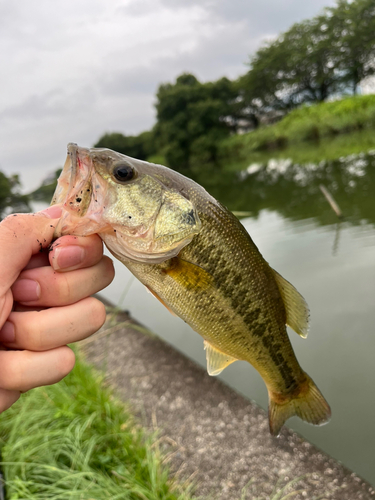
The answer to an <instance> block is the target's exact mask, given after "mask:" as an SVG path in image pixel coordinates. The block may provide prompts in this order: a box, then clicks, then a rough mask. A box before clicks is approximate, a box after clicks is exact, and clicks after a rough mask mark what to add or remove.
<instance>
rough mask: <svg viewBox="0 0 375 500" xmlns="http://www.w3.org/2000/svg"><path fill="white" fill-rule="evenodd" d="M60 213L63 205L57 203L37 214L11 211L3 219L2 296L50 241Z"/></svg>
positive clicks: (0, 251)
mask: <svg viewBox="0 0 375 500" xmlns="http://www.w3.org/2000/svg"><path fill="white" fill-rule="evenodd" d="M60 214H61V208H60V207H58V206H54V207H49V208H48V209H47V210H44V211H43V212H39V213H37V214H13V215H9V216H8V217H6V218H5V219H4V220H3V221H2V222H1V223H0V276H1V281H0V296H1V295H4V293H5V292H6V291H7V290H8V289H9V288H10V287H11V286H12V284H13V283H14V281H15V280H16V279H17V277H18V275H19V273H20V272H21V271H22V269H23V268H24V267H25V266H26V264H27V263H28V262H29V260H30V258H31V256H32V255H33V254H36V253H38V251H39V250H40V249H42V248H45V247H47V246H48V245H49V244H50V243H51V240H52V237H53V231H54V229H55V226H56V224H57V219H56V217H60ZM51 216H52V217H55V219H51Z"/></svg>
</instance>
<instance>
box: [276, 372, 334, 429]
mask: <svg viewBox="0 0 375 500" xmlns="http://www.w3.org/2000/svg"><path fill="white" fill-rule="evenodd" d="M305 375H306V382H305V383H304V384H303V386H302V387H301V390H300V392H299V394H298V395H297V396H294V397H293V398H292V399H289V400H285V401H283V402H278V401H276V399H275V397H273V396H272V393H271V392H269V408H268V418H269V425H270V432H271V434H272V435H273V436H277V435H278V434H279V432H280V429H281V427H282V426H283V425H284V423H285V422H286V421H287V420H288V418H290V417H293V416H294V415H297V417H300V418H301V419H302V420H305V421H306V422H308V423H309V424H314V425H322V424H325V423H326V422H328V420H329V419H330V417H331V408H330V407H329V405H328V403H327V401H326V400H325V399H324V397H323V395H322V393H321V392H320V391H319V389H318V388H317V386H316V385H315V384H314V382H313V380H312V379H311V378H310V377H309V376H308V375H307V374H305Z"/></svg>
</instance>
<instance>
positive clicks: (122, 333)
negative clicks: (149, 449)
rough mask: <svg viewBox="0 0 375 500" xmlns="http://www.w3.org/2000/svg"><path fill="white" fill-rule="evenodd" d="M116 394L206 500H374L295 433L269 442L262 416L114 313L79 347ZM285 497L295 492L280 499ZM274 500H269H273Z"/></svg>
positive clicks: (370, 491)
mask: <svg viewBox="0 0 375 500" xmlns="http://www.w3.org/2000/svg"><path fill="white" fill-rule="evenodd" d="M82 348H83V351H84V353H85V355H86V357H87V360H88V361H89V362H91V363H92V364H93V365H94V366H95V367H96V368H98V369H101V370H104V371H105V372H106V375H107V379H108V382H109V383H110V384H111V385H112V386H114V387H115V389H116V393H117V395H118V396H119V397H120V398H121V399H123V400H124V401H126V402H128V403H130V405H131V407H132V408H133V411H134V412H135V413H136V414H137V415H138V416H139V417H140V418H141V420H142V423H143V424H144V425H145V426H147V427H148V428H150V429H152V430H155V429H158V430H159V435H160V441H159V442H160V443H161V445H162V448H163V449H164V451H165V452H166V453H167V454H168V455H169V459H170V466H171V470H172V472H173V474H174V475H175V476H176V477H177V478H178V480H179V482H184V481H186V480H188V481H192V482H193V483H194V484H195V495H196V496H197V497H201V498H204V499H206V498H208V497H209V498H210V500H213V499H214V500H224V499H225V500H232V499H233V500H246V499H249V500H250V499H251V500H260V499H262V500H268V499H270V500H271V499H272V498H273V497H274V495H275V493H276V492H277V491H279V490H281V488H283V487H284V486H286V485H287V484H288V483H290V482H291V481H292V480H293V479H296V478H301V479H300V480H298V481H296V482H294V483H292V484H289V485H288V486H287V487H286V489H285V490H284V491H283V492H282V493H280V496H277V500H281V499H282V498H284V497H285V498H293V499H295V500H302V499H303V500H306V499H307V500H318V499H320V500H328V499H330V500H370V499H372V500H374V499H375V491H374V489H373V488H372V487H371V486H370V485H369V484H368V483H366V482H365V481H363V480H362V479H361V478H360V477H358V476H357V475H355V474H354V473H352V472H351V471H349V470H348V469H346V468H345V467H343V466H342V465H341V464H340V463H339V462H337V461H336V460H334V459H332V458H330V457H329V456H328V455H326V454H325V453H323V452H322V451H320V450H319V449H317V448H315V447H314V446H313V445H312V444H310V443H308V442H307V441H305V440H304V439H303V438H301V437H300V436H299V435H298V434H296V433H294V432H292V431H290V430H289V429H287V428H285V427H284V428H283V430H282V432H281V435H280V436H279V437H278V438H273V437H271V436H270V434H269V431H268V419H267V415H266V413H265V412H264V411H263V410H262V409H261V408H259V407H258V406H257V405H255V404H254V403H252V402H250V401H249V400H247V399H245V398H243V397H242V396H240V395H239V394H237V393H236V392H235V391H234V390H233V389H231V388H229V387H227V386H226V385H225V384H223V383H222V382H220V381H219V380H218V379H216V378H214V377H209V376H208V375H207V373H206V372H205V371H204V370H203V369H202V368H200V367H199V366H197V365H196V364H195V363H193V362H192V361H191V360H189V359H187V358H186V357H185V356H183V355H182V354H181V353H179V352H177V351H176V350H175V349H173V348H172V347H171V346H169V345H168V344H166V343H165V342H163V341H162V340H160V339H159V338H157V337H155V336H153V335H151V334H150V333H147V332H146V331H145V329H144V328H142V326H141V325H139V324H137V323H136V322H134V321H132V320H131V319H130V318H129V316H127V315H126V314H125V313H120V314H118V316H117V317H116V318H115V319H113V318H112V319H111V320H110V321H107V324H106V325H105V326H104V327H103V328H102V330H101V331H100V332H99V333H97V334H96V335H95V336H93V337H91V338H90V339H88V340H87V341H85V342H83V343H82ZM292 491H299V493H296V494H294V495H290V496H287V494H288V493H291V492H292ZM275 500H276V497H275Z"/></svg>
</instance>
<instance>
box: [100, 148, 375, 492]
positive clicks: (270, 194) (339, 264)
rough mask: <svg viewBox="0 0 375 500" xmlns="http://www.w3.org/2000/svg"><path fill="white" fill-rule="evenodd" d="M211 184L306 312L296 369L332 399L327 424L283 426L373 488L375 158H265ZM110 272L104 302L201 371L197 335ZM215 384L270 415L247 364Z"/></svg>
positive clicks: (119, 271)
mask: <svg viewBox="0 0 375 500" xmlns="http://www.w3.org/2000/svg"><path fill="white" fill-rule="evenodd" d="M215 177H216V179H215V182H212V181H211V182H208V180H207V179H206V182H205V187H206V188H207V189H208V190H209V191H210V192H211V193H212V194H213V195H214V196H215V197H216V198H218V199H219V200H220V201H222V202H223V203H224V204H225V205H227V206H228V208H230V209H231V210H233V211H241V212H244V211H245V212H249V213H251V215H250V216H248V217H245V218H242V219H241V222H242V224H243V225H244V227H245V228H246V230H247V231H248V232H249V233H250V235H251V237H252V238H253V240H254V241H255V243H256V244H257V246H258V247H259V249H260V251H261V252H262V254H263V256H264V257H265V259H266V260H267V261H268V262H269V263H270V264H271V265H272V267H274V268H275V269H276V270H277V271H278V272H279V273H281V274H282V275H283V276H284V277H285V278H286V279H288V280H289V281H291V282H292V283H293V284H294V285H295V286H296V288H297V289H298V290H299V291H300V292H301V293H302V295H303V296H304V297H305V298H306V300H307V302H308V304H309V306H310V310H311V328H310V332H309V335H308V338H307V339H305V340H303V339H301V338H300V337H298V335H297V334H295V333H294V332H293V331H290V332H289V336H290V339H291V342H292V344H293V347H294V349H295V351H296V354H297V358H298V360H299V362H300V364H301V366H302V367H303V368H304V369H305V370H306V371H307V372H308V373H309V374H310V375H311V376H312V378H313V379H314V381H315V382H316V383H317V385H318V387H319V388H320V390H321V391H322V392H323V394H324V395H325V397H326V398H327V400H328V401H329V403H330V405H331V408H332V420H331V421H330V423H329V424H328V425H325V426H324V427H313V426H310V425H308V424H305V423H303V422H302V421H300V420H299V419H297V418H293V419H291V420H289V421H288V426H289V427H291V428H292V429H294V430H296V431H297V432H299V433H300V434H302V435H303V436H305V437H306V438H307V439H308V440H309V441H311V442H313V443H314V444H316V445H317V446H318V447H320V448H321V449H322V450H324V451H325V452H327V453H329V454H330V455H331V456H333V457H335V458H336V459H338V460H340V461H342V462H343V463H344V464H345V465H346V466H347V467H349V468H350V469H352V470H354V471H355V472H356V473H358V474H359V475H361V476H362V477H363V478H365V479H367V480H368V481H370V482H371V483H372V484H374V485H375V426H374V421H375V398H374V393H375V391H374V386H375V363H374V357H375V331H374V330H375V304H374V298H375V197H374V193H375V152H374V153H369V154H366V155H365V154H360V155H357V156H352V157H348V158H345V159H341V160H339V161H334V162H321V163H319V164H308V165H303V166H299V165H293V164H291V162H290V161H288V160H281V161H269V162H268V164H267V165H257V164H254V165H251V166H250V167H249V168H248V169H247V171H246V172H243V173H242V174H241V175H240V176H238V175H235V174H230V175H229V174H228V175H227V174H220V175H219V176H215ZM217 177H219V179H217ZM211 179H212V178H211ZM321 184H323V185H324V186H325V187H326V188H327V189H328V190H329V191H330V192H331V194H332V195H333V196H334V198H335V200H336V202H337V203H338V205H339V206H340V208H341V210H342V212H343V214H344V216H345V217H344V219H343V220H339V219H338V217H337V216H336V214H335V213H334V211H333V210H332V209H331V207H330V205H329V204H328V202H327V200H326V199H325V198H324V196H323V194H322V192H321V190H320V188H319V186H320V185H321ZM115 265H116V278H115V281H114V282H113V283H112V284H111V285H110V286H109V287H108V288H107V289H106V290H105V291H104V295H105V296H106V297H107V298H108V299H110V300H111V301H112V302H113V303H115V304H118V305H120V306H121V307H122V308H124V309H127V310H129V311H130V312H131V314H132V316H133V317H135V318H136V319H137V320H139V321H140V322H141V323H143V324H144V325H146V326H147V327H148V328H149V329H150V330H152V331H153V332H155V333H156V334H158V335H159V336H160V337H162V338H163V339H165V340H166V341H167V342H169V343H170V344H172V345H173V346H174V347H176V348H177V349H178V350H180V351H182V352H183V353H185V354H186V355H187V356H189V357H190V358H191V359H193V360H194V361H196V362H197V363H199V364H200V365H202V366H205V364H206V362H205V353H204V350H203V341H202V338H201V337H200V336H199V335H198V334H196V333H195V332H193V330H191V329H190V327H188V326H187V325H186V324H185V323H184V322H183V321H182V320H180V319H179V318H176V317H174V316H172V315H171V314H170V313H169V312H168V311H167V310H166V309H165V308H164V307H163V306H162V305H161V304H160V303H159V302H158V301H156V300H155V299H154V297H153V296H152V295H151V294H149V293H147V292H146V289H145V288H144V287H143V286H142V285H141V284H140V283H139V282H138V281H137V280H136V279H134V278H133V277H132V275H131V274H130V273H129V272H128V271H127V269H126V268H125V267H124V266H123V265H122V264H120V263H118V262H116V263H115ZM220 378H221V379H222V380H223V381H224V382H226V383H227V384H229V385H230V386H232V387H234V388H235V389H236V390H237V391H239V392H240V393H242V394H243V395H245V396H246V397H248V398H251V399H252V400H254V401H256V402H257V403H258V404H259V405H260V406H262V407H263V408H265V409H266V408H267V391H266V388H265V385H264V383H263V381H262V379H261V378H260V376H259V375H258V373H257V372H256V371H255V370H254V369H253V368H252V367H251V366H250V365H249V364H248V363H246V362H236V363H234V364H232V365H230V366H229V367H228V368H227V369H226V370H224V372H223V373H222V374H221V375H220Z"/></svg>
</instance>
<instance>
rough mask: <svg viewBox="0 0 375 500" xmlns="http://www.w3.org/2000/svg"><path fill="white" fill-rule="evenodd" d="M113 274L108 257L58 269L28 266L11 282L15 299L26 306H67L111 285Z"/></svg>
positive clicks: (111, 264)
mask: <svg viewBox="0 0 375 500" xmlns="http://www.w3.org/2000/svg"><path fill="white" fill-rule="evenodd" d="M113 278H114V268H113V263H112V260H111V259H110V258H109V257H102V259H101V260H100V261H99V262H98V263H97V264H96V265H95V266H93V267H87V268H84V269H76V270H75V271H70V272H67V273H58V272H56V271H54V270H53V269H52V267H50V266H47V267H40V268H37V269H28V270H27V271H24V272H22V273H21V274H20V277H19V279H18V280H17V281H16V282H15V283H14V285H13V286H12V293H13V298H14V300H15V301H17V302H19V303H21V304H24V305H27V306H43V307H45V306H47V307H54V306H64V305H68V304H73V303H74V302H77V301H78V300H81V299H83V298H85V297H88V296H90V295H93V294H94V293H97V292H99V291H100V290H102V289H103V288H105V287H106V286H108V285H109V284H110V283H111V281H112V280H113Z"/></svg>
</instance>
